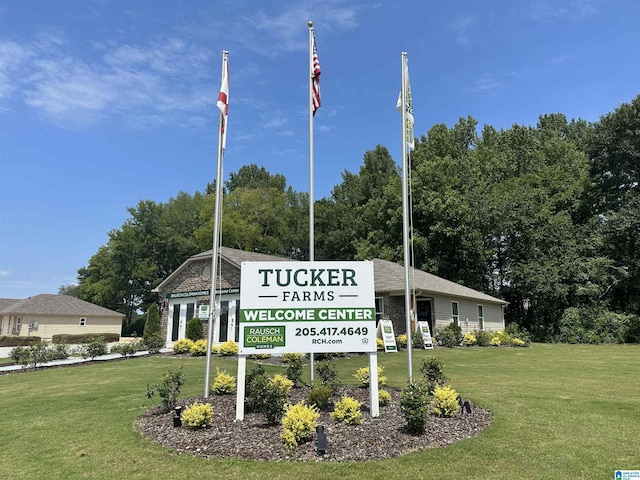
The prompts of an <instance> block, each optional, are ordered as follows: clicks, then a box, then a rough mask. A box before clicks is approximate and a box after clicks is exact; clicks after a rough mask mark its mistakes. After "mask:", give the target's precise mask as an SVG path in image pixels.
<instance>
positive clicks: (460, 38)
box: [451, 16, 475, 47]
mask: <svg viewBox="0 0 640 480" xmlns="http://www.w3.org/2000/svg"><path fill="white" fill-rule="evenodd" d="M474 23H475V19H474V18H473V17H468V16H467V17H460V18H457V19H456V20H455V21H454V22H453V24H452V25H451V29H452V30H453V32H454V35H455V41H456V43H457V44H458V45H460V46H463V47H467V46H469V44H470V43H471V41H470V39H469V28H470V27H471V25H473V24H474Z"/></svg>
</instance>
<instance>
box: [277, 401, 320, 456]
mask: <svg viewBox="0 0 640 480" xmlns="http://www.w3.org/2000/svg"><path fill="white" fill-rule="evenodd" d="M319 417H320V413H319V412H318V410H317V409H316V408H315V407H312V406H308V405H305V404H304V403H303V402H300V403H297V404H295V405H292V406H290V407H289V408H287V410H286V412H285V414H284V418H283V419H282V427H283V430H284V431H283V433H282V436H281V438H282V442H283V443H284V446H285V447H286V448H287V449H289V450H292V449H294V448H295V447H296V446H298V445H300V444H301V443H304V442H306V441H308V440H311V438H313V432H314V431H315V429H316V426H317V424H318V418H319Z"/></svg>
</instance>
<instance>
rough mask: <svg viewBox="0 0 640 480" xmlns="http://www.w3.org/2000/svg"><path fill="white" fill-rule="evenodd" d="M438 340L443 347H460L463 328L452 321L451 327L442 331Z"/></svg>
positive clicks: (437, 336)
mask: <svg viewBox="0 0 640 480" xmlns="http://www.w3.org/2000/svg"><path fill="white" fill-rule="evenodd" d="M436 339H437V340H438V343H439V344H440V345H442V346H443V347H458V346H460V343H461V342H462V328H460V326H459V325H456V323H455V322H453V321H452V322H451V323H450V324H449V325H447V326H446V327H444V328H442V329H440V331H439V332H438V334H437V335H436Z"/></svg>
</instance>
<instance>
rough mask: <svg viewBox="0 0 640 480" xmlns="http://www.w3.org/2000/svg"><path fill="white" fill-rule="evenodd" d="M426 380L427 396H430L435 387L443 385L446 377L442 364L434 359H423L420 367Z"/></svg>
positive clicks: (437, 359)
mask: <svg viewBox="0 0 640 480" xmlns="http://www.w3.org/2000/svg"><path fill="white" fill-rule="evenodd" d="M420 371H421V372H422V375H424V379H425V380H426V384H427V388H428V389H429V394H432V393H433V391H434V390H435V388H436V387H437V386H440V385H444V384H445V382H446V381H447V377H446V375H445V374H444V362H443V361H442V360H440V359H439V358H436V357H429V358H425V359H424V360H423V361H422V366H421V367H420Z"/></svg>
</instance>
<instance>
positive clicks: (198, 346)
mask: <svg viewBox="0 0 640 480" xmlns="http://www.w3.org/2000/svg"><path fill="white" fill-rule="evenodd" d="M206 354H207V341H206V340H203V339H200V340H196V341H195V342H193V346H192V347H191V355H193V356H194V357H201V356H203V355H206Z"/></svg>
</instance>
